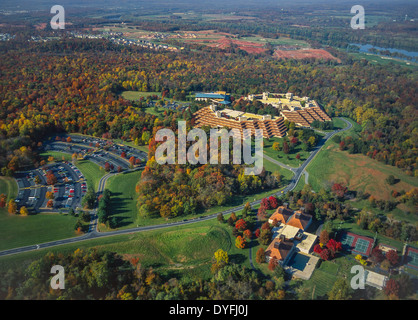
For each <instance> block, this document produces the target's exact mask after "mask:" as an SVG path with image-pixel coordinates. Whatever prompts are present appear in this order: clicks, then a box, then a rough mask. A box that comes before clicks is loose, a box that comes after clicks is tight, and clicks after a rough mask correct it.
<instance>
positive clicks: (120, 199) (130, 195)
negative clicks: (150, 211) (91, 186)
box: [106, 171, 142, 229]
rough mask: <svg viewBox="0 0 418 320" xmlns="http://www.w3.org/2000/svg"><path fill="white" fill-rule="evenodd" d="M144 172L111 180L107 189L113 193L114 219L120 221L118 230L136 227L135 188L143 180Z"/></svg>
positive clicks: (115, 177)
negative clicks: (142, 174)
mask: <svg viewBox="0 0 418 320" xmlns="http://www.w3.org/2000/svg"><path fill="white" fill-rule="evenodd" d="M141 173H142V171H135V172H127V173H122V174H119V175H116V176H113V177H111V178H109V180H108V181H107V183H106V189H108V190H109V191H111V192H112V196H111V212H112V217H116V218H117V219H118V226H119V228H118V229H124V228H132V227H135V226H136V225H135V221H136V217H137V214H138V210H137V208H136V198H137V194H136V192H135V186H136V184H137V183H138V181H139V179H140V178H141Z"/></svg>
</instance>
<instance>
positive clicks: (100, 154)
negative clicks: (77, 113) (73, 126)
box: [44, 135, 147, 172]
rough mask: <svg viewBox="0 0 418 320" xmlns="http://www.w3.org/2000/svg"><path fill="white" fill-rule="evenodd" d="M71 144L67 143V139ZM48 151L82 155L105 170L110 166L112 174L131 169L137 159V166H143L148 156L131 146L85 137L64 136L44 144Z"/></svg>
mask: <svg viewBox="0 0 418 320" xmlns="http://www.w3.org/2000/svg"><path fill="white" fill-rule="evenodd" d="M68 137H70V138H71V142H67V138H68ZM44 149H45V150H46V151H58V152H65V153H71V154H73V153H77V154H81V155H82V156H83V157H84V159H86V160H90V161H92V162H94V163H96V164H98V165H99V166H101V167H103V168H105V167H106V164H108V165H107V166H108V169H109V171H110V172H117V171H118V169H119V170H122V171H124V170H128V169H131V166H130V163H129V160H128V159H130V158H131V157H134V158H135V165H138V163H137V159H138V161H139V165H143V164H144V163H145V162H146V160H147V154H146V153H145V152H142V151H140V150H138V149H135V148H133V147H130V146H126V145H122V144H116V143H113V142H112V141H109V140H104V139H98V138H91V137H83V136H78V135H64V136H61V137H60V140H59V141H58V140H56V139H55V140H53V141H49V142H47V143H45V144H44Z"/></svg>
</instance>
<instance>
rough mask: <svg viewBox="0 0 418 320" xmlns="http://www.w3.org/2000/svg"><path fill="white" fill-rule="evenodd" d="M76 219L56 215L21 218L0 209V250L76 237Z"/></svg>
mask: <svg viewBox="0 0 418 320" xmlns="http://www.w3.org/2000/svg"><path fill="white" fill-rule="evenodd" d="M76 221H77V218H75V217H72V216H70V215H61V214H58V213H48V214H47V213H45V214H44V213H42V214H37V215H29V216H27V217H21V216H19V215H9V213H8V212H7V210H6V209H4V208H2V209H0V250H6V249H11V248H17V247H22V246H27V245H32V244H38V243H43V242H48V241H53V240H57V239H65V238H71V237H75V236H77V234H76V233H75V231H74V226H75V223H76Z"/></svg>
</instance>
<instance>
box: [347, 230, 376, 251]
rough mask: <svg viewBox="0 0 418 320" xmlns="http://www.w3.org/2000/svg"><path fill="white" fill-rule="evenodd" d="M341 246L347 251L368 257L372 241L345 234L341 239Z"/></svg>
mask: <svg viewBox="0 0 418 320" xmlns="http://www.w3.org/2000/svg"><path fill="white" fill-rule="evenodd" d="M340 241H341V244H342V246H343V248H344V249H345V250H347V251H352V252H353V253H357V254H361V255H363V256H369V255H370V251H371V249H372V244H373V239H371V238H368V237H364V236H360V235H358V234H355V233H351V232H347V233H345V234H343V235H342V237H341V240H340Z"/></svg>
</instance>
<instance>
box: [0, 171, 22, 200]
mask: <svg viewBox="0 0 418 320" xmlns="http://www.w3.org/2000/svg"><path fill="white" fill-rule="evenodd" d="M17 189H18V187H17V183H16V180H15V179H14V178H10V177H0V194H2V193H3V194H5V195H6V196H7V201H9V200H10V199H12V198H16V196H17Z"/></svg>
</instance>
